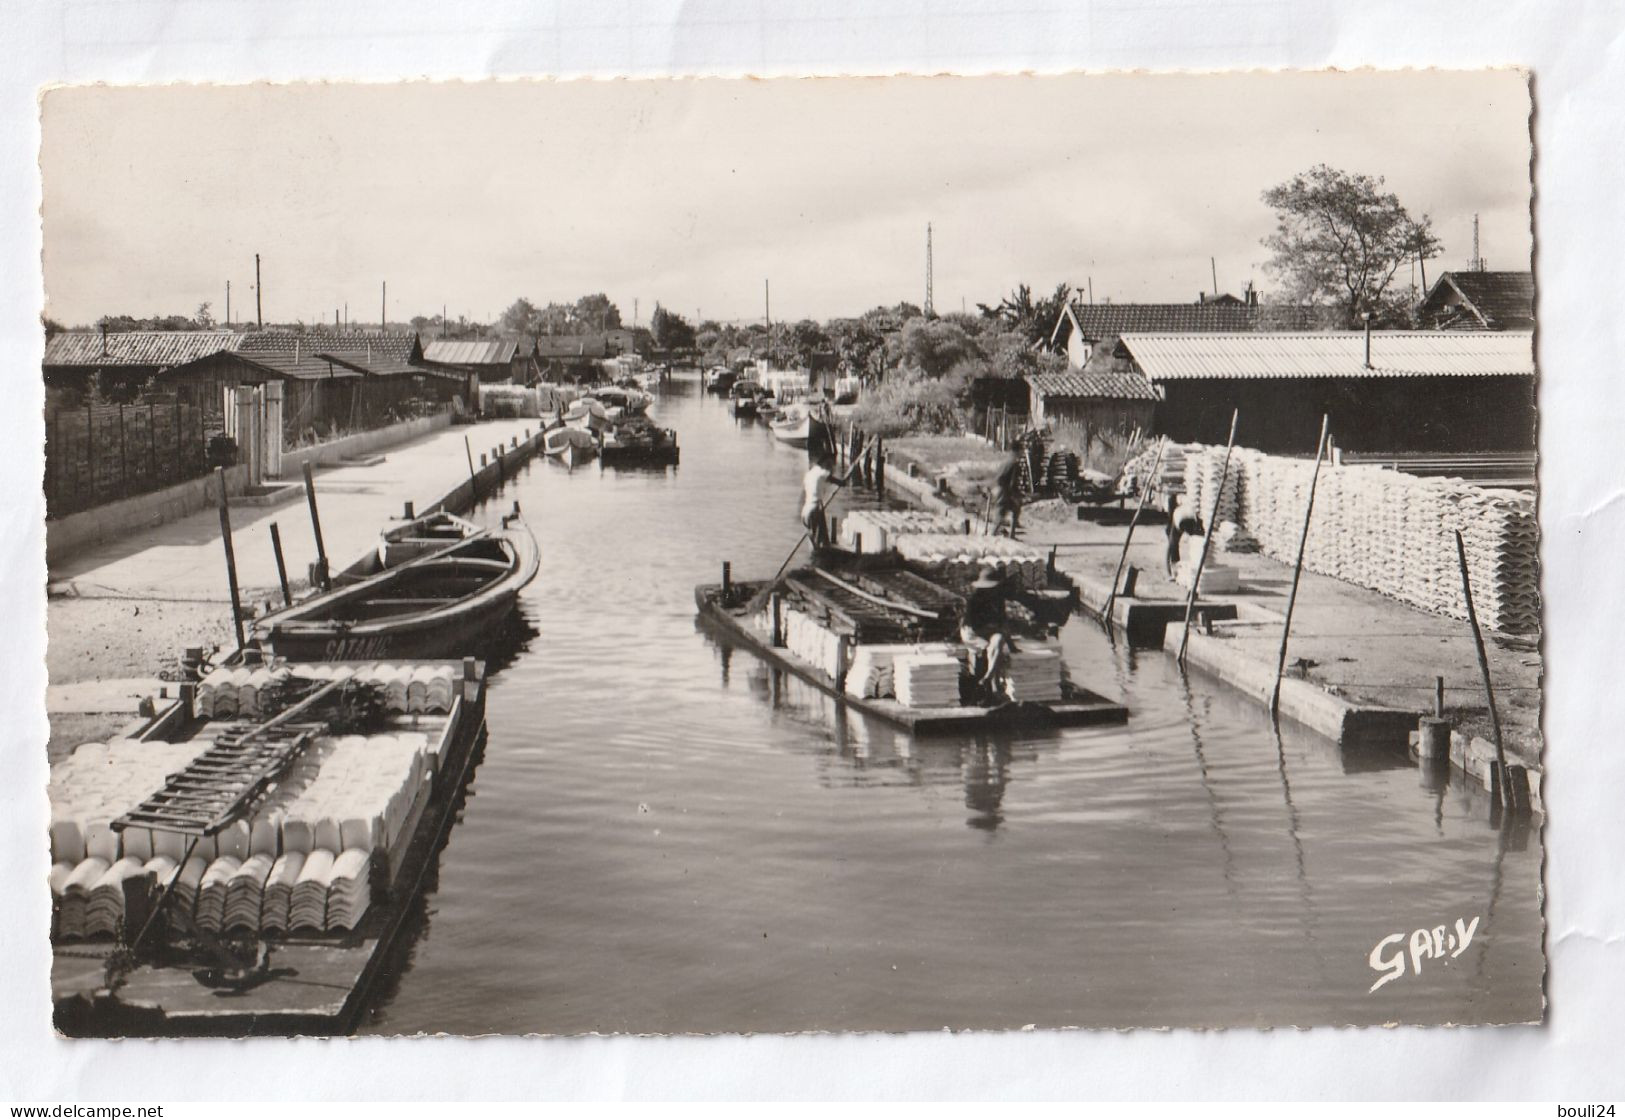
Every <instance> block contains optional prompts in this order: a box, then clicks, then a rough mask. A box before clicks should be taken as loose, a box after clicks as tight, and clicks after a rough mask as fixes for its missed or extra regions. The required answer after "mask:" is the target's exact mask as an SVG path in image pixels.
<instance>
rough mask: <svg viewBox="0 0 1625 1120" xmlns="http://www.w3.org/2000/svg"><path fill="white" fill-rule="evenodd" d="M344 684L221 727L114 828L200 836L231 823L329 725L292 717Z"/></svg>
mask: <svg viewBox="0 0 1625 1120" xmlns="http://www.w3.org/2000/svg"><path fill="white" fill-rule="evenodd" d="M342 683H343V682H342V681H330V682H328V683H327V684H325V685H323V686H322V687H321V688H318V689H317V690H316V691H315V692H313V693H311V694H310V695H309V696H306V697H305V698H304V699H302V700H300V701H299V703H297V704H294V705H293V706H292V707H290V708H288V709H286V710H285V711H283V712H281V713H279V714H278V715H276V716H274V717H273V718H272V719H270V720H268V721H266V722H264V723H258V724H254V723H234V724H230V725H228V726H226V727H224V728H222V729H221V732H220V734H219V735H218V736H217V737H216V738H215V741H214V744H213V745H212V746H211V747H209V749H208V750H206V751H204V752H203V753H202V754H200V755H199V756H198V757H197V758H195V759H193V760H192V761H191V762H190V763H188V764H187V766H186V768H185V769H183V770H180V771H178V772H177V773H174V774H171V775H170V776H169V777H168V778H167V779H165V781H164V785H163V788H162V789H160V790H158V791H157V792H156V793H153V794H150V795H149V796H148V797H147V798H146V799H145V800H144V801H142V802H141V804H139V805H137V806H136V807H135V808H134V809H131V810H130V811H129V812H127V813H125V814H124V815H123V816H121V817H119V818H118V819H117V820H116V821H114V822H113V824H112V827H113V830H114V831H115V832H122V831H123V830H124V829H127V828H149V829H154V830H157V831H160V832H172V833H179V834H180V835H182V836H191V837H194V838H201V837H204V836H213V835H214V834H215V833H217V832H220V831H222V830H224V829H225V828H227V827H229V826H230V825H231V824H232V822H234V821H236V820H238V819H239V818H241V817H242V816H244V815H245V814H246V813H247V812H248V810H249V808H250V807H251V806H252V805H253V803H254V801H255V800H256V799H257V798H259V796H260V795H261V794H263V793H264V792H265V791H266V789H267V788H268V787H269V786H270V785H271V784H272V783H273V782H275V781H276V780H277V779H278V778H279V777H281V776H282V775H283V774H284V773H286V772H287V770H288V768H289V767H290V766H291V765H292V764H293V761H294V759H296V758H298V757H299V755H300V753H301V752H303V751H304V749H305V748H306V747H307V746H309V745H310V744H311V742H313V741H314V740H315V738H316V737H317V736H318V735H320V734H321V733H322V732H323V731H324V730H325V729H326V725H325V724H321V723H299V722H294V719H293V717H294V716H296V715H298V714H299V713H301V712H303V711H305V710H307V709H308V708H310V707H311V706H312V705H314V704H316V703H317V702H318V701H320V700H321V699H322V698H323V697H325V696H326V695H327V694H328V693H330V692H332V691H333V690H334V689H336V688H338V687H339V685H340V684H342Z"/></svg>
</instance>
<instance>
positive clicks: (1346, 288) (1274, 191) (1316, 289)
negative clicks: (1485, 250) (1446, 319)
mask: <svg viewBox="0 0 1625 1120" xmlns="http://www.w3.org/2000/svg"><path fill="white" fill-rule="evenodd" d="M1382 185H1383V180H1382V178H1381V177H1380V176H1379V177H1377V178H1372V177H1371V176H1369V175H1358V174H1351V173H1350V172H1347V171H1341V170H1338V169H1337V168H1333V167H1328V166H1327V165H1326V164H1323V163H1322V164H1317V165H1316V166H1314V167H1312V168H1310V169H1309V170H1308V171H1304V172H1301V173H1299V174H1297V175H1295V176H1293V177H1292V178H1291V179H1289V180H1287V181H1286V182H1285V183H1281V184H1279V185H1277V186H1274V187H1271V188H1270V189H1269V190H1267V191H1265V192H1264V194H1263V199H1264V202H1265V204H1266V205H1268V206H1269V207H1270V208H1271V209H1273V210H1274V211H1275V218H1276V227H1275V232H1274V233H1273V234H1271V235H1270V236H1268V237H1266V238H1264V242H1263V244H1264V247H1265V248H1267V249H1269V250H1270V251H1271V253H1273V254H1274V256H1273V257H1272V258H1271V259H1270V261H1269V263H1268V264H1266V265H1265V266H1264V267H1265V268H1266V269H1268V270H1269V271H1270V272H1272V273H1275V274H1276V275H1278V276H1280V277H1281V281H1282V284H1283V286H1284V289H1285V290H1284V292H1283V294H1284V295H1285V296H1286V297H1287V298H1288V299H1290V300H1292V301H1293V302H1296V303H1306V304H1319V305H1323V306H1330V307H1334V308H1336V309H1337V311H1338V318H1339V319H1340V321H1341V325H1342V326H1344V327H1346V328H1354V327H1358V326H1359V325H1360V324H1361V315H1362V313H1365V312H1369V313H1371V315H1372V317H1373V319H1374V320H1375V321H1376V322H1378V323H1379V324H1382V325H1387V324H1392V323H1398V322H1408V320H1409V318H1410V308H1409V306H1408V300H1407V298H1406V296H1405V295H1404V293H1403V292H1397V291H1391V290H1390V285H1391V284H1392V283H1393V279H1394V276H1395V275H1396V274H1397V273H1398V271H1399V269H1400V266H1402V265H1404V264H1407V263H1409V262H1410V261H1413V260H1417V259H1420V260H1423V261H1426V260H1428V259H1429V258H1431V257H1435V256H1438V255H1439V253H1440V252H1441V251H1442V250H1443V246H1442V245H1441V244H1440V243H1439V240H1438V238H1436V237H1434V235H1433V229H1432V225H1431V223H1430V222H1429V220H1428V217H1427V215H1425V214H1424V215H1422V217H1421V218H1420V219H1416V218H1412V217H1411V216H1410V214H1408V213H1407V212H1406V210H1405V207H1404V206H1402V205H1400V202H1399V198H1398V196H1396V195H1394V194H1393V193H1391V192H1386V191H1384V190H1383V189H1382Z"/></svg>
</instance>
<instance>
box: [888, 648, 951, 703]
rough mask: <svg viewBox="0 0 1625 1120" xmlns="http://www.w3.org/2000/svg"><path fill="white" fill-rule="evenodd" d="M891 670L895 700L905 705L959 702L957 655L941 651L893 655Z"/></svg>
mask: <svg viewBox="0 0 1625 1120" xmlns="http://www.w3.org/2000/svg"><path fill="white" fill-rule="evenodd" d="M892 665H893V673H894V675H895V679H896V684H897V702H898V703H900V704H902V705H903V706H904V707H906V708H949V707H957V706H958V705H959V677H960V673H961V670H962V669H963V665H962V664H961V662H960V660H959V658H957V657H953V656H951V655H949V654H945V653H911V654H908V655H906V656H903V657H899V658H896V659H895V660H894V661H893V662H892Z"/></svg>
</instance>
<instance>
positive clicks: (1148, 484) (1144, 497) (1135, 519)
mask: <svg viewBox="0 0 1625 1120" xmlns="http://www.w3.org/2000/svg"><path fill="white" fill-rule="evenodd" d="M1166 450H1168V437H1167V436H1164V437H1163V438H1162V440H1161V441H1160V442H1159V443H1158V444H1157V453H1156V455H1155V456H1154V457H1153V458H1152V460H1151V473H1150V474H1149V475H1147V476H1146V479H1145V488H1144V489H1142V490H1141V491H1140V501H1139V503H1138V504H1137V505H1136V506H1135V507H1134V515H1133V516H1132V517H1130V518H1129V521H1128V532H1127V533H1125V534H1124V535H1123V554H1122V555H1121V556H1119V557H1118V558H1117V570H1116V571H1115V572H1113V573H1112V589H1111V591H1110V593H1108V594H1107V596H1106V609H1105V612H1104V614H1103V616H1102V617H1101V621H1102V622H1104V623H1105V624H1106V633H1108V634H1110V633H1111V632H1112V608H1113V607H1114V606H1115V605H1116V604H1117V587H1118V585H1119V584H1120V583H1121V582H1122V579H1123V565H1124V564H1127V563H1128V546H1129V544H1130V543H1132V542H1133V540H1134V526H1136V525H1138V524H1139V523H1140V514H1142V513H1144V512H1145V503H1146V502H1148V501H1149V500H1150V499H1151V490H1152V488H1153V487H1154V486H1156V484H1157V472H1158V471H1159V470H1160V469H1162V453H1163V452H1164V451H1166Z"/></svg>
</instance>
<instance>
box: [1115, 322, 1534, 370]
mask: <svg viewBox="0 0 1625 1120" xmlns="http://www.w3.org/2000/svg"><path fill="white" fill-rule="evenodd" d="M1533 340H1534V335H1533V334H1532V333H1531V332H1529V331H1488V332H1486V331H1374V332H1372V335H1371V368H1369V369H1367V368H1366V365H1365V332H1363V331H1328V332H1316V333H1253V334H1132V333H1131V334H1125V335H1123V336H1122V340H1121V341H1122V345H1123V346H1124V348H1126V349H1127V350H1128V352H1129V354H1130V355H1131V356H1132V357H1133V358H1134V362H1135V365H1136V366H1137V367H1138V368H1139V369H1140V370H1141V372H1143V373H1144V374H1145V376H1146V378H1147V379H1148V380H1150V381H1152V382H1158V381H1174V380H1180V379H1192V378H1238V377H1259V378H1263V377H1294V378H1307V377H1347V378H1365V377H1494V376H1505V375H1520V374H1521V375H1533V374H1534V372H1535V354H1534V346H1533Z"/></svg>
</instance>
